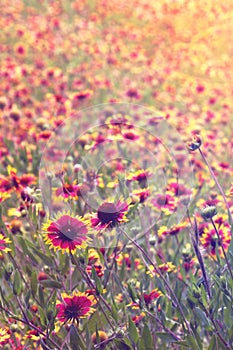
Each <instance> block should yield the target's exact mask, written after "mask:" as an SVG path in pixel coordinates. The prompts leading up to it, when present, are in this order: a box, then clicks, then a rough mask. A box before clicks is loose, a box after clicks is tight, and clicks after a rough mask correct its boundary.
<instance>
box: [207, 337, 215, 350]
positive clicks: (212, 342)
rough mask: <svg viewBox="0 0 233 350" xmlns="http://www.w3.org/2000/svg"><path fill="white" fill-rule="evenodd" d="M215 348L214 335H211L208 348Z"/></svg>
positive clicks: (212, 349) (211, 349)
mask: <svg viewBox="0 0 233 350" xmlns="http://www.w3.org/2000/svg"><path fill="white" fill-rule="evenodd" d="M215 349H216V337H215V335H213V337H212V338H211V340H210V343H209V347H208V350H215Z"/></svg>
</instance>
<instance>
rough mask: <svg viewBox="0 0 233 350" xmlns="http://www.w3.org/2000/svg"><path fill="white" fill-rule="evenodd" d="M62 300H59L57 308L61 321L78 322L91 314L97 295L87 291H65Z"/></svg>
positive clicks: (93, 310)
mask: <svg viewBox="0 0 233 350" xmlns="http://www.w3.org/2000/svg"><path fill="white" fill-rule="evenodd" d="M61 296H62V302H60V301H58V302H57V305H56V308H57V310H58V314H57V318H58V320H59V321H60V322H62V323H66V322H72V323H73V322H75V321H76V322H77V323H78V324H79V320H80V319H81V318H85V317H88V316H90V315H91V314H92V313H93V312H95V309H94V308H93V307H92V306H93V305H94V304H95V303H96V300H95V297H94V296H93V295H88V294H87V293H86V292H74V293H73V294H71V295H68V294H66V293H63V294H62V295H61Z"/></svg>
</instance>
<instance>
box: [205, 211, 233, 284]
mask: <svg viewBox="0 0 233 350" xmlns="http://www.w3.org/2000/svg"><path fill="white" fill-rule="evenodd" d="M210 221H211V223H212V225H213V227H214V230H215V232H216V234H217V237H218V241H219V244H220V246H221V248H222V251H223V255H224V258H225V261H226V264H227V268H228V270H229V272H230V275H231V278H232V280H233V273H232V270H231V265H230V263H229V261H228V259H227V254H226V251H225V249H224V247H223V244H222V239H221V237H220V235H219V232H218V229H217V227H216V225H215V223H214V220H213V219H212V218H211V219H210Z"/></svg>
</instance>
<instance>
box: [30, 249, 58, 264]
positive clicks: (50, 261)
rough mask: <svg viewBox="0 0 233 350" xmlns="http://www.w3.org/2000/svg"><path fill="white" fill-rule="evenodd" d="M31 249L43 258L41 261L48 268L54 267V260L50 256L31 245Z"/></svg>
mask: <svg viewBox="0 0 233 350" xmlns="http://www.w3.org/2000/svg"><path fill="white" fill-rule="evenodd" d="M31 248H32V250H33V252H34V253H35V254H36V255H37V256H38V257H39V258H41V260H42V261H43V262H44V264H46V265H48V266H54V262H53V259H52V258H50V257H49V256H47V255H45V254H43V253H42V252H41V251H40V250H39V249H38V248H36V247H34V246H32V245H31Z"/></svg>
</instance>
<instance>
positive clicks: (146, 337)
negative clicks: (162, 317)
mask: <svg viewBox="0 0 233 350" xmlns="http://www.w3.org/2000/svg"><path fill="white" fill-rule="evenodd" d="M139 349H140V350H144V349H145V350H154V346H153V338H152V335H151V331H150V330H149V327H148V326H147V324H145V326H144V328H143V331H142V337H141V340H140V345H139Z"/></svg>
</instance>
